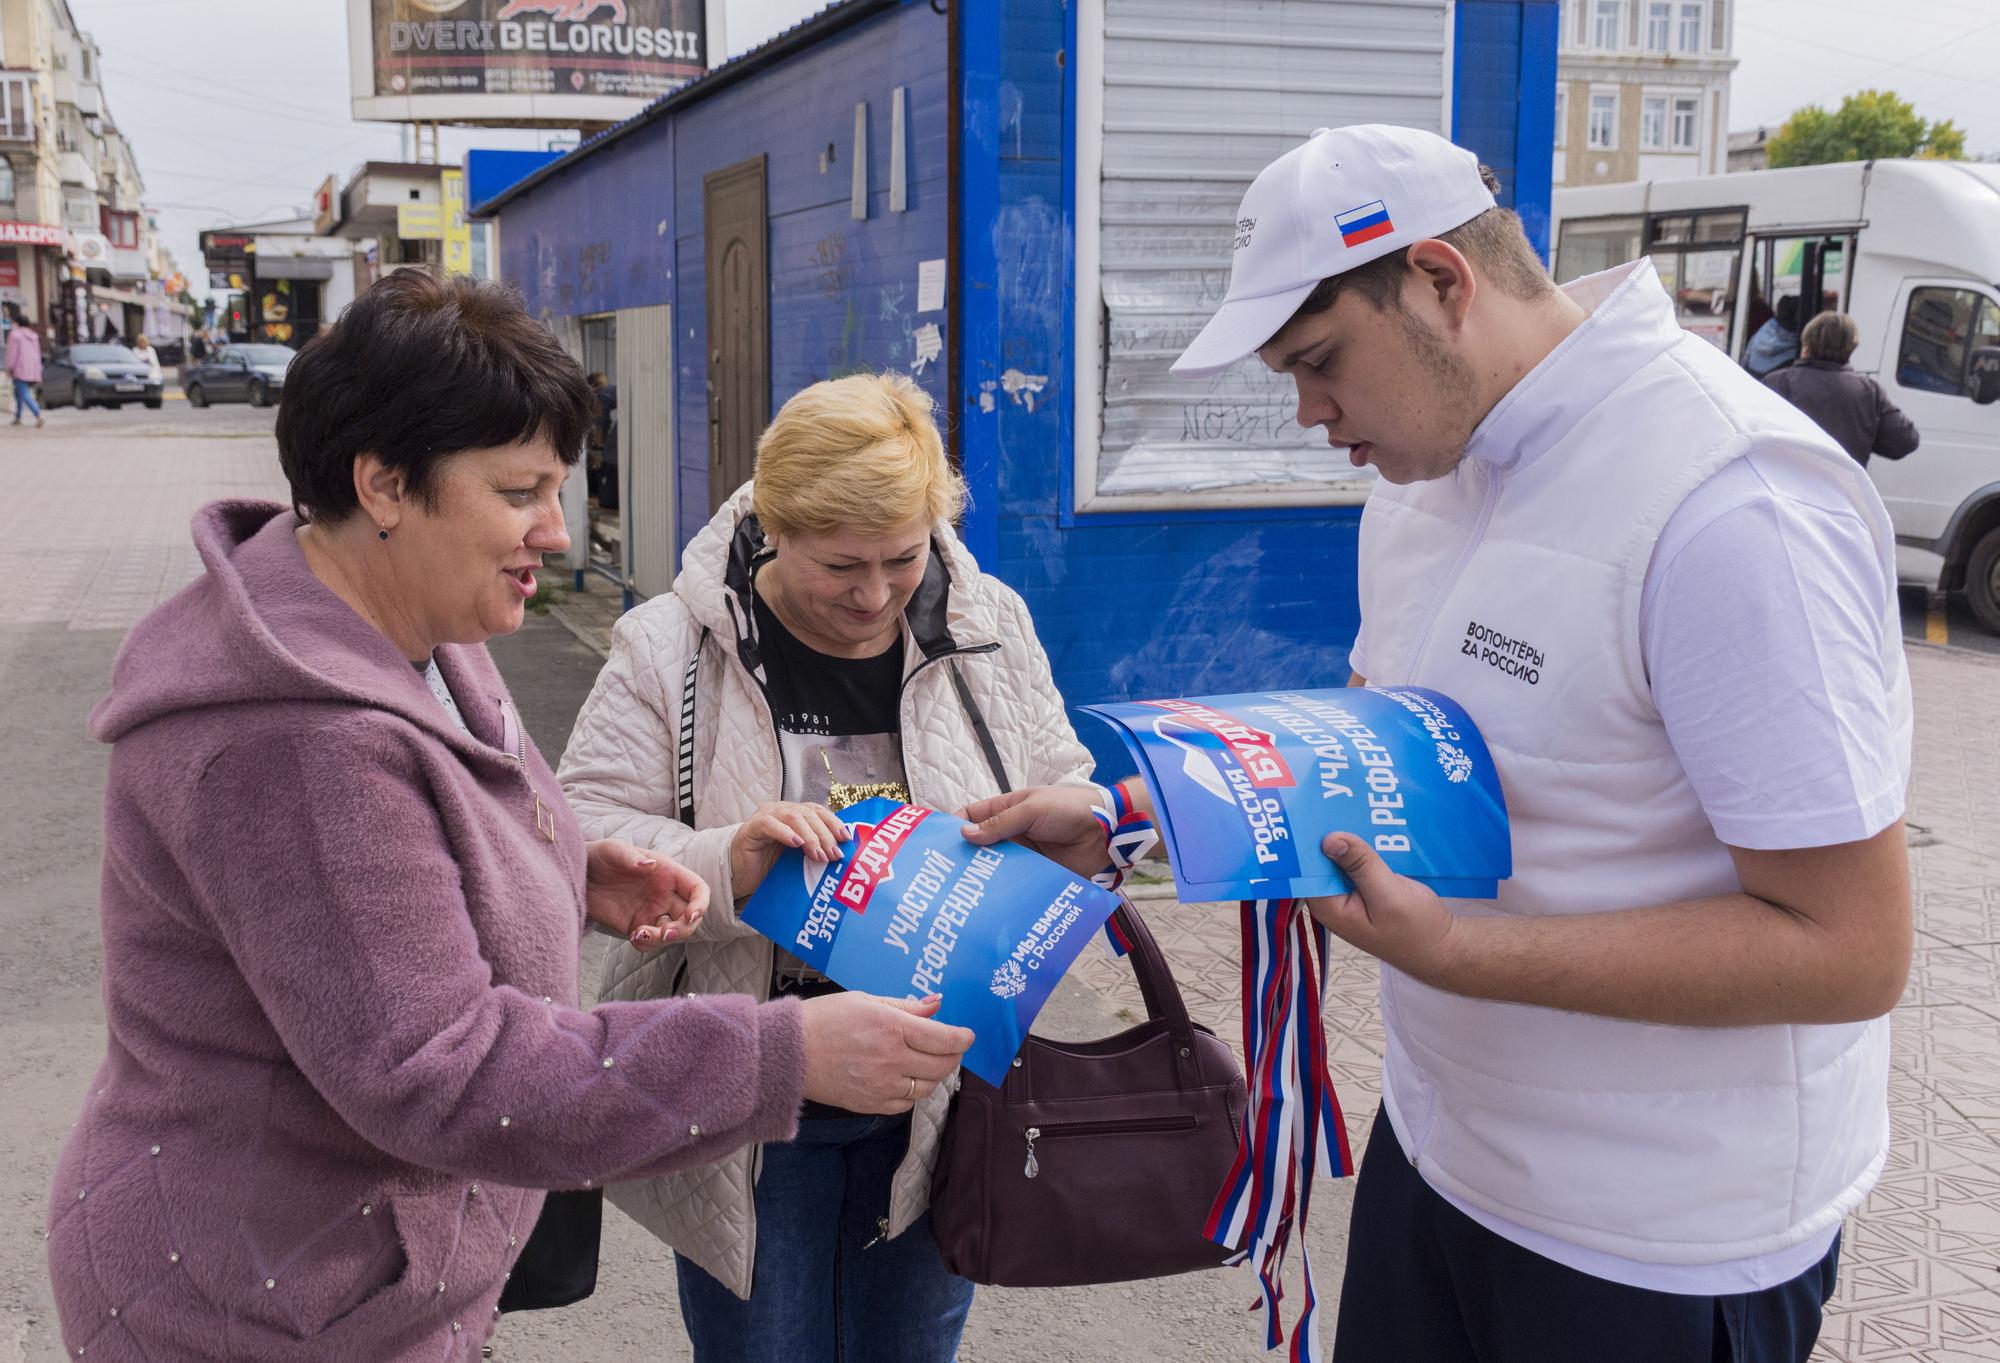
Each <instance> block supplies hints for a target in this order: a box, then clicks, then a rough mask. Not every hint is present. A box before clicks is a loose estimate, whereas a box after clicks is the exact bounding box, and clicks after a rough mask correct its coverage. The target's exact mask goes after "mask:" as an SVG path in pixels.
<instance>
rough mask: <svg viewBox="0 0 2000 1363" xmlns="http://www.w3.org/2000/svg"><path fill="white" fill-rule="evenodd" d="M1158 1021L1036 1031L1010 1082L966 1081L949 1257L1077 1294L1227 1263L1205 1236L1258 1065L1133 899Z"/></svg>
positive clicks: (948, 1194)
mask: <svg viewBox="0 0 2000 1363" xmlns="http://www.w3.org/2000/svg"><path fill="white" fill-rule="evenodd" d="M1118 919H1119V925H1120V927H1121V928H1122V929H1123V931H1124V933H1125V937H1126V940H1127V941H1128V942H1130V943H1131V944H1132V949H1131V953H1130V955H1129V957H1128V959H1130V961H1131V962H1132V968H1133V970H1134V972H1135V973H1136V974H1137V975H1138V977H1139V990H1140V993H1141V994H1142V995H1143V996H1144V998H1145V1001H1146V1021H1145V1022H1142V1023H1140V1024H1139V1025H1138V1026H1136V1027H1133V1028H1131V1029H1129V1030H1127V1031H1124V1032H1120V1033H1118V1035H1116V1036H1111V1037H1106V1038H1104V1039H1103V1040H1101V1041H1083V1042H1075V1041H1050V1040H1048V1039H1046V1038H1044V1037H1038V1036H1032V1035H1031V1036H1030V1037H1029V1038H1028V1040H1027V1043H1026V1044H1025V1045H1024V1046H1023V1047H1022V1049H1021V1054H1020V1055H1019V1056H1018V1057H1016V1059H1015V1061H1014V1067H1013V1069H1012V1070H1010V1071H1009V1072H1008V1075H1007V1081H1006V1083H1004V1084H1002V1085H1001V1086H1000V1087H998V1088H995V1087H994V1086H993V1085H991V1084H988V1083H986V1082H985V1081H983V1080H981V1079H977V1078H974V1077H973V1076H972V1075H970V1074H967V1075H964V1076H963V1083H962V1085H961V1087H960V1088H959V1091H958V1097H957V1098H956V1100H954V1103H953V1106H952V1113H951V1121H950V1124H949V1125H948V1126H947V1127H946V1128H945V1135H944V1142H943V1145H942V1147H941V1148H940V1150H939V1152H938V1162H937V1169H936V1171H935V1173H934V1174H933V1175H932V1178H931V1232H932V1234H933V1235H935V1236H936V1238H937V1243H938V1248H939V1249H940V1250H941V1251H943V1254H944V1262H945V1266H946V1267H948V1268H949V1269H951V1271H952V1272H954V1273H957V1274H959V1275H961V1276H963V1277H966V1278H970V1279H972V1281H974V1282H976V1283H992V1284H997V1285H999V1286H1003V1287H1074V1286H1081V1285H1085V1284H1090V1283H1114V1282H1126V1281H1129V1280H1131V1279H1134V1278H1158V1277H1164V1276H1166V1275H1168V1274H1173V1273H1187V1272H1191V1271H1193V1270H1195V1269H1202V1268H1215V1267H1218V1266H1219V1265H1221V1263H1222V1262H1223V1260H1224V1259H1226V1258H1228V1257H1229V1254H1230V1252H1229V1251H1228V1250H1225V1249H1224V1248H1223V1247H1222V1246H1221V1245H1218V1244H1216V1243H1215V1242H1214V1241H1212V1240H1210V1239H1209V1238H1208V1237H1207V1236H1205V1235H1203V1234H1202V1226H1203V1224H1204V1223H1205V1222H1206V1221H1207V1219H1208V1212H1209V1208H1210V1207H1211V1205H1213V1203H1214V1201H1215V1195H1216V1193H1217V1192H1218V1191H1220V1190H1221V1188H1222V1184H1223V1182H1224V1180H1225V1179H1227V1178H1228V1176H1229V1172H1230V1167H1231V1165H1232V1164H1233V1163H1234V1162H1235V1159H1236V1146H1237V1136H1238V1130H1239V1127H1240V1125H1241V1122H1242V1119H1243V1107H1244V1103H1245V1091H1244V1087H1243V1072H1242V1070H1241V1069H1240V1068H1239V1067H1238V1066H1237V1064H1236V1057H1235V1056H1234V1055H1233V1054H1231V1053H1230V1050H1229V1047H1228V1046H1227V1045H1225V1044H1224V1043H1223V1042H1222V1041H1221V1040H1220V1039H1219V1038H1217V1037H1216V1035H1215V1034H1214V1033H1213V1032H1211V1031H1209V1030H1208V1029H1207V1028H1206V1027H1198V1026H1196V1025H1195V1024H1194V1023H1193V1022H1192V1021H1191V1020H1190V1019H1189V1017H1188V1012H1187V1006H1186V1005H1185V1004H1184V1003H1182V1001H1181V992H1180V988H1179V986H1178V985H1176V984H1175V983H1174V976H1173V971H1172V970H1170V969H1169V968H1168V966H1167V961H1166V958H1165V957H1164V956H1163V955H1161V953H1160V948H1159V946H1158V944H1157V943H1155V942H1154V941H1153V936H1152V934H1151V933H1150V932H1148V931H1147V930H1146V924H1145V922H1144V920H1143V919H1141V918H1140V917H1139V915H1138V913H1137V912H1136V911H1134V910H1133V908H1132V906H1131V905H1130V904H1129V903H1128V904H1126V905H1125V906H1124V907H1123V908H1120V909H1119V910H1118Z"/></svg>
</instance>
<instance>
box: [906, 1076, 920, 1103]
mask: <svg viewBox="0 0 2000 1363" xmlns="http://www.w3.org/2000/svg"><path fill="white" fill-rule="evenodd" d="M903 1101H904V1102H906V1103H914V1102H916V1101H917V1076H916V1075H914V1074H913V1075H911V1076H910V1091H909V1092H908V1093H906V1094H904V1095H903Z"/></svg>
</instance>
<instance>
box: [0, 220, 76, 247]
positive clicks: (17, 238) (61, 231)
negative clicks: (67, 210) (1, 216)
mask: <svg viewBox="0 0 2000 1363" xmlns="http://www.w3.org/2000/svg"><path fill="white" fill-rule="evenodd" d="M66 235H67V229H65V228H63V227H61V226H59V225H57V224H55V223H47V222H0V246H62V245H64V244H65V242H64V237H65V236H66Z"/></svg>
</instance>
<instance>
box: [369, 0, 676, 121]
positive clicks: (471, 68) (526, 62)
mask: <svg viewBox="0 0 2000 1363" xmlns="http://www.w3.org/2000/svg"><path fill="white" fill-rule="evenodd" d="M369 6H370V12H369V18H370V21H371V27H372V32H373V39H374V71H373V81H374V91H375V94H376V95H377V96H378V97H382V96H428V95H595V96H605V97H611V98H623V99H636V100H642V101H643V100H651V99H654V98H657V97H658V96H660V95H663V94H666V93H668V92H669V91H671V90H676V89H679V88H680V87H681V86H682V85H685V84H686V83H687V82H688V81H690V80H693V79H694V78H695V77H697V76H699V75H701V74H702V72H703V71H704V70H705V69H706V65H707V61H708V41H707V31H706V29H707V25H706V10H705V8H704V4H703V0H369Z"/></svg>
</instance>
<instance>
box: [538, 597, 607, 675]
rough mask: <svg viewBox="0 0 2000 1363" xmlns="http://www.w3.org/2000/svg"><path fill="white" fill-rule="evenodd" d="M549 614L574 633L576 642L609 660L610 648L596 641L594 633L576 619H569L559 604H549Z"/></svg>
mask: <svg viewBox="0 0 2000 1363" xmlns="http://www.w3.org/2000/svg"><path fill="white" fill-rule="evenodd" d="M549 614H550V615H553V616H554V617H555V618H556V622H557V623H558V624H560V625H561V626H562V627H563V628H564V629H566V630H568V631H569V632H570V633H571V634H574V635H575V636H576V641H577V642H578V643H580V644H582V645H583V646H584V647H585V648H587V649H589V650H590V651H591V652H592V653H595V654H596V655H597V656H598V657H600V658H602V659H604V660H605V661H606V662H609V661H610V660H611V650H610V649H609V648H607V647H605V646H604V645H603V644H601V643H599V642H598V641H597V638H596V636H595V634H593V633H592V632H591V631H590V630H589V629H588V628H586V627H585V626H584V625H582V624H580V623H578V622H577V621H575V620H572V619H570V617H569V613H568V612H567V611H565V610H564V609H563V608H562V607H561V606H558V605H555V604H553V603H551V604H550V606H549Z"/></svg>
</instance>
